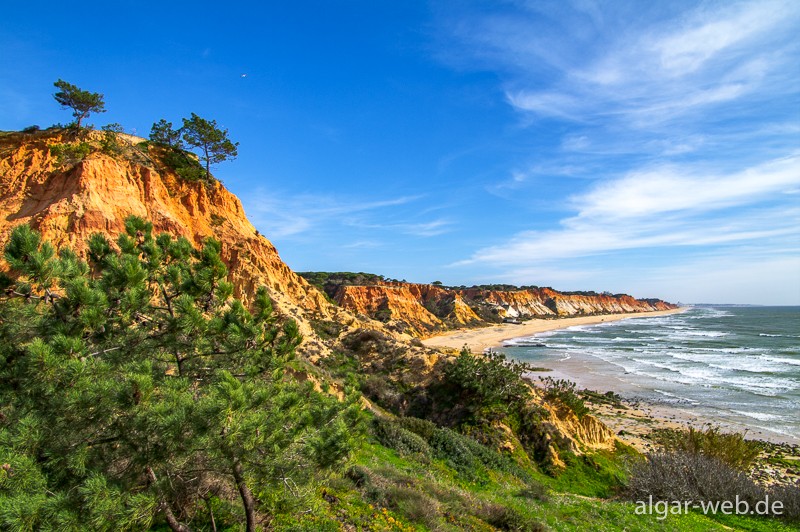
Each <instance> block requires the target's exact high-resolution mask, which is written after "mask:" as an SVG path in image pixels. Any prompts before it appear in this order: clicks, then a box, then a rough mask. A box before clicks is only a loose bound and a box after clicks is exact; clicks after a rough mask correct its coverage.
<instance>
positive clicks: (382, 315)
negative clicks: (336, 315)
mask: <svg viewBox="0 0 800 532" xmlns="http://www.w3.org/2000/svg"><path fill="white" fill-rule="evenodd" d="M332 297H333V299H334V301H336V303H337V304H339V305H340V306H342V307H343V308H345V309H347V310H349V311H351V312H356V313H359V314H364V315H366V316H370V317H372V318H376V319H379V320H381V321H385V322H390V323H391V322H394V324H399V325H400V326H399V327H398V328H399V329H401V330H403V331H405V332H408V333H410V334H413V335H415V336H424V335H426V334H430V333H431V332H434V331H442V330H446V329H448V328H451V327H454V326H455V327H457V326H465V325H475V324H478V323H480V322H481V319H480V317H478V315H477V314H475V312H473V310H472V309H471V308H470V307H469V305H467V304H466V303H465V302H464V300H463V299H462V298H461V295H459V294H457V293H455V292H448V291H446V290H443V289H442V288H439V287H437V286H434V285H429V284H413V283H384V282H382V283H380V284H378V285H372V286H349V285H342V286H339V287H338V288H337V289H336V290H335V292H333V295H332Z"/></svg>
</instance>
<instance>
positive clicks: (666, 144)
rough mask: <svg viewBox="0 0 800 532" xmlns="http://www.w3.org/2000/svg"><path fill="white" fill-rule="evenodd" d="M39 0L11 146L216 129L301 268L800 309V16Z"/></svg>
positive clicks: (7, 120)
mask: <svg viewBox="0 0 800 532" xmlns="http://www.w3.org/2000/svg"><path fill="white" fill-rule="evenodd" d="M31 6H32V7H28V6H27V5H26V4H24V3H19V2H16V3H12V4H11V5H9V6H5V7H4V9H3V16H2V18H0V129H5V130H14V129H21V128H24V127H26V126H29V125H32V124H38V125H40V126H42V127H45V126H49V125H50V124H53V123H57V122H63V123H66V122H68V121H69V119H70V116H69V113H68V112H67V111H63V110H61V109H59V107H58V105H57V104H56V103H55V101H54V100H53V99H52V93H53V92H54V88H53V86H52V83H53V82H54V81H55V80H56V79H58V78H63V79H65V80H67V81H70V82H72V83H75V84H77V85H78V86H80V87H82V88H84V89H87V90H92V91H97V92H102V93H104V94H105V98H106V107H107V109H108V112H107V113H104V114H100V115H96V116H93V117H90V119H89V122H90V123H94V124H96V125H97V126H100V125H103V124H106V123H110V122H118V123H120V124H122V125H123V126H124V127H125V129H126V131H127V132H133V133H136V134H139V135H142V136H147V134H148V133H149V130H150V126H151V125H152V123H153V122H155V121H157V120H158V119H160V118H166V119H167V120H170V121H172V122H174V123H180V119H181V117H186V116H189V115H190V113H192V112H194V113H197V114H199V115H200V116H203V117H206V118H213V119H216V120H217V122H218V123H219V124H221V125H223V126H224V127H227V128H228V129H229V132H230V136H231V138H232V139H233V140H236V141H239V143H240V146H239V153H240V156H239V157H238V159H237V160H235V161H233V162H227V163H223V164H220V165H219V166H218V167H216V169H215V174H216V175H217V177H219V178H220V179H221V180H222V181H223V182H224V183H225V185H226V186H227V187H228V188H229V189H231V190H232V191H233V192H234V193H236V194H237V195H238V196H239V197H240V198H241V199H242V201H243V203H244V206H245V209H246V211H247V213H248V215H249V216H250V218H251V220H252V221H253V222H254V224H255V225H256V227H258V228H259V229H260V230H261V232H262V233H263V234H265V235H266V236H267V237H269V238H270V239H271V240H272V241H273V242H274V243H275V245H276V246H277V247H278V250H279V252H280V253H281V256H282V257H283V259H284V260H285V261H286V262H287V263H288V264H289V265H290V266H291V267H292V268H294V269H295V270H300V271H302V270H335V271H341V270H345V271H368V272H375V273H381V274H384V275H386V276H388V277H393V278H398V279H407V280H409V281H416V282H430V281H434V280H441V281H443V282H444V283H445V284H454V285H460V284H467V285H471V284H474V283H493V282H505V283H514V284H536V285H541V286H553V287H554V288H557V289H562V290H597V291H603V290H608V291H612V292H627V293H631V294H633V295H635V296H637V297H662V298H665V299H668V300H672V301H682V302H718V303H765V304H800V39H798V38H797V35H798V34H800V2H796V1H793V0H786V1H780V0H777V1H771V0H762V1H755V2H733V1H723V2H680V1H662V2H643V1H635V0H634V1H630V2H626V1H624V0H613V1H607V2H593V1H589V0H574V1H552V2H549V1H530V2H524V1H518V2H477V1H476V2H467V1H464V2H460V1H458V2H457V1H452V2H451V1H443V2H412V1H409V2H405V1H404V2H389V1H375V0H364V1H341V2H333V1H319V2H307V1H295V2H265V3H261V2H258V3H257V2H252V3H251V2H232V3H229V5H225V4H221V3H219V2H214V3H211V2H204V1H195V2H160V3H151V2H141V1H140V2H125V1H120V2H110V3H109V2H104V3H100V2H91V1H90V2H85V3H83V4H81V7H80V9H81V10H82V12H83V13H86V14H85V16H83V15H81V14H80V13H77V14H76V12H75V11H74V10H73V11H71V12H70V13H68V14H67V13H65V12H64V11H63V4H62V3H55V2H39V3H36V5H35V6H33V5H32V4H31Z"/></svg>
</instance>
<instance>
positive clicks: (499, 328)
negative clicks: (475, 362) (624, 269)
mask: <svg viewBox="0 0 800 532" xmlns="http://www.w3.org/2000/svg"><path fill="white" fill-rule="evenodd" d="M685 311H686V308H684V307H682V308H677V309H673V310H661V311H655V312H631V313H628V314H604V315H598V316H580V317H577V318H554V319H549V320H545V319H532V320H528V321H525V322H522V323H521V324H514V323H503V324H501V325H492V326H490V327H482V328H480V329H457V330H455V331H450V332H446V333H444V334H440V335H437V336H431V337H430V338H427V339H425V340H423V341H422V343H424V344H425V345H426V346H428V347H434V348H452V349H459V350H460V349H461V348H463V347H464V346H465V345H466V346H467V347H468V348H469V350H470V351H472V352H473V353H483V352H484V351H485V350H486V349H488V348H490V347H498V346H500V345H502V343H503V341H504V340H510V339H512V338H522V337H524V336H533V335H534V334H536V333H541V332H545V331H555V330H557V329H566V328H567V327H573V326H575V325H595V324H597V323H604V322H610V321H618V320H624V319H631V318H651V317H653V316H664V315H666V314H676V313H678V312H685Z"/></svg>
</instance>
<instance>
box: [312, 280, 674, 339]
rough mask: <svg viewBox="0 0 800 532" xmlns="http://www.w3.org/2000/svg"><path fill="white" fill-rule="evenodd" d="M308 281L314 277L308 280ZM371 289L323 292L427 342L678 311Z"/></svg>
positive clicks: (487, 292) (606, 298) (394, 286)
mask: <svg viewBox="0 0 800 532" xmlns="http://www.w3.org/2000/svg"><path fill="white" fill-rule="evenodd" d="M309 275H312V274H309ZM359 278H360V279H362V278H364V279H373V280H372V282H371V283H370V284H363V285H356V284H347V283H342V282H338V281H337V279H338V278H337V277H336V276H335V275H334V276H331V279H333V281H331V282H329V283H327V284H325V286H324V287H323V288H324V290H325V291H326V292H327V293H328V295H329V296H330V297H331V298H332V299H333V300H334V301H336V303H337V304H338V305H340V306H341V307H342V308H345V309H347V310H349V311H351V312H354V313H358V314H363V315H365V316H369V317H372V318H375V319H378V320H380V321H383V322H385V323H388V324H390V325H391V326H392V327H393V328H394V329H396V330H400V331H405V332H408V333H409V334H412V335H414V336H419V337H425V336H430V335H432V334H435V333H437V332H440V331H444V330H448V329H452V328H458V327H465V326H466V327H471V326H482V325H487V324H490V323H498V322H501V321H503V320H504V319H517V318H519V319H527V318H558V317H571V316H588V315H595V314H620V313H628V312H650V311H656V310H668V309H672V308H676V306H675V305H672V304H670V303H667V302H665V301H661V300H658V299H635V298H633V297H631V296H629V295H625V294H617V295H611V294H597V293H593V292H584V293H565V292H558V291H556V290H553V289H551V288H525V289H516V290H510V289H506V290H495V289H486V288H448V287H442V286H438V285H432V284H415V283H403V282H396V281H391V282H390V281H384V280H381V279H380V278H377V276H361V277H359Z"/></svg>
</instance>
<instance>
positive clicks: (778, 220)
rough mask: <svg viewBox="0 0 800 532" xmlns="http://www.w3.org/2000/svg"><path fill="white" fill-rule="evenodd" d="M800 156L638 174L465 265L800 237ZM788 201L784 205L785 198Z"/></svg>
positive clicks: (579, 199) (599, 187) (600, 188)
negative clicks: (799, 200) (739, 166)
mask: <svg viewBox="0 0 800 532" xmlns="http://www.w3.org/2000/svg"><path fill="white" fill-rule="evenodd" d="M798 190H800V156H792V157H786V158H781V159H777V160H773V161H768V162H765V163H763V164H761V165H758V166H755V167H752V168H748V169H746V170H743V171H741V172H736V173H732V174H717V173H713V172H703V173H700V172H698V171H697V170H696V169H693V168H682V167H678V166H670V167H663V168H652V169H647V170H641V171H637V172H632V173H630V174H627V175H624V176H622V177H619V178H618V179H614V180H610V181H604V182H599V183H597V184H596V185H595V186H594V187H593V188H592V189H590V190H589V191H587V192H585V193H583V194H578V195H575V196H573V197H572V198H571V199H570V200H569V201H570V206H571V208H572V209H573V211H572V212H573V214H572V215H571V216H567V217H565V218H563V219H561V220H560V222H559V226H560V227H559V228H558V229H554V230H547V231H525V232H521V233H519V234H517V235H515V236H514V237H512V238H511V239H509V240H508V241H507V242H505V243H504V244H500V245H496V246H491V247H487V248H484V249H481V250H478V251H477V252H476V253H474V254H473V255H472V257H470V258H469V259H467V260H465V261H462V262H461V263H460V264H462V265H463V264H472V263H489V264H504V265H510V266H512V267H519V266H522V265H531V264H548V263H552V262H553V261H558V260H563V259H567V258H574V257H587V256H596V255H603V254H608V253H611V252H614V251H619V250H629V249H641V248H659V247H661V248H677V247H685V246H714V245H730V244H737V243H743V242H752V241H764V240H765V239H773V238H779V237H781V238H785V237H788V236H791V237H792V238H794V239H798V238H800V207H798V206H797V205H796V201H793V200H792V198H796V197H797V194H798ZM781 200H782V201H781Z"/></svg>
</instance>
